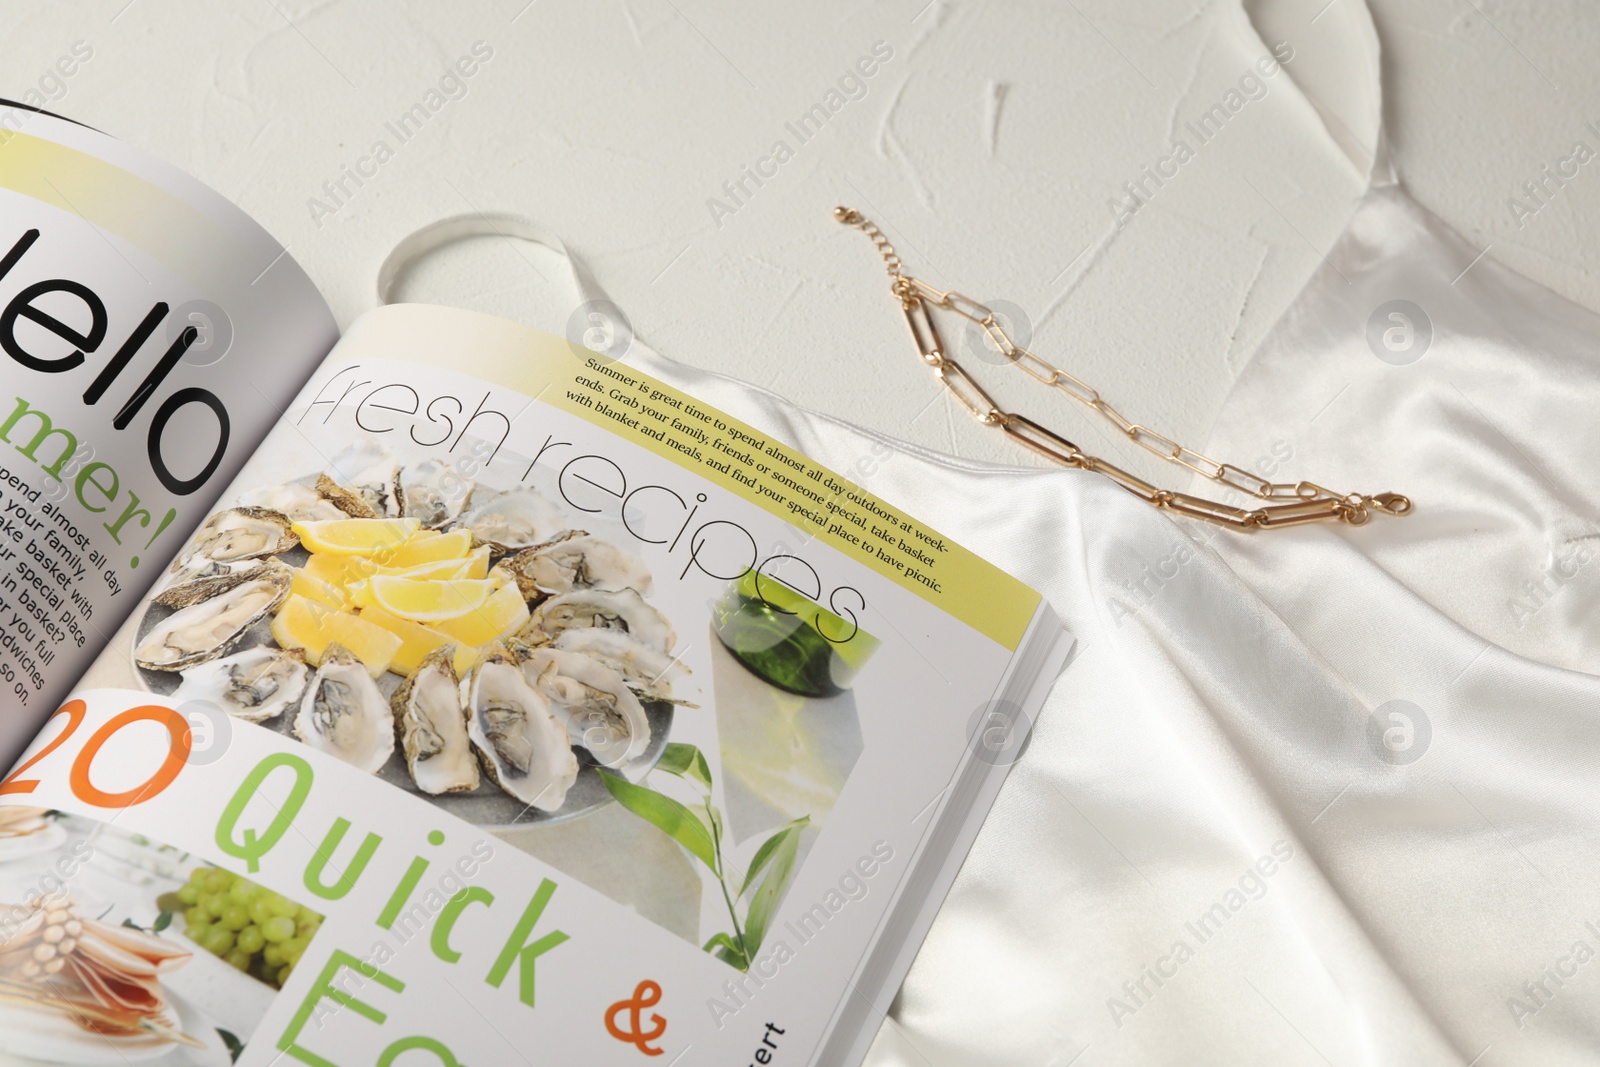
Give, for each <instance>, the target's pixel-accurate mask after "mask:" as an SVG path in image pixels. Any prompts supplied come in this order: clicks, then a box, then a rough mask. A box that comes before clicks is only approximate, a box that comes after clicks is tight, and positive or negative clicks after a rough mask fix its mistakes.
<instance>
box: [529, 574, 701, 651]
mask: <svg viewBox="0 0 1600 1067" xmlns="http://www.w3.org/2000/svg"><path fill="white" fill-rule="evenodd" d="M578 627H593V628H595V629H600V630H621V631H623V632H624V633H626V634H627V635H628V636H630V637H632V638H633V639H634V640H636V641H638V642H639V643H640V644H643V645H645V646H647V647H649V648H653V649H655V650H656V651H657V652H671V651H672V646H673V645H674V644H676V643H677V640H678V635H677V634H676V633H675V632H673V629H672V623H670V622H669V621H667V617H666V616H665V615H663V614H661V612H659V611H657V610H656V609H655V608H653V607H651V606H650V605H649V604H647V603H645V600H644V598H643V597H642V596H640V595H639V594H638V593H636V592H634V591H633V590H632V589H618V590H606V589H578V590H574V591H573V592H571V593H562V594H560V595H559V596H553V597H551V598H550V599H548V600H546V601H544V602H543V603H541V604H540V605H539V606H538V607H537V608H535V609H534V611H533V617H532V618H531V619H529V620H528V624H527V625H526V626H524V627H523V628H522V632H521V633H520V634H518V637H519V638H520V639H521V640H523V641H525V642H527V643H528V644H530V645H542V644H548V643H549V641H550V640H551V639H552V638H554V637H555V636H556V635H557V634H559V633H561V632H562V631H564V630H571V629H574V628H578Z"/></svg>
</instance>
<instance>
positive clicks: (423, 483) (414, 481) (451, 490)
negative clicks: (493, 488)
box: [400, 459, 474, 530]
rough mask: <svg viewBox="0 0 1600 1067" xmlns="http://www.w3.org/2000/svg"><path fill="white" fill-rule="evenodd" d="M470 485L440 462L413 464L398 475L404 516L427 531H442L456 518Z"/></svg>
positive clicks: (451, 467) (465, 479)
mask: <svg viewBox="0 0 1600 1067" xmlns="http://www.w3.org/2000/svg"><path fill="white" fill-rule="evenodd" d="M473 484H474V483H473V482H472V480H471V479H469V478H463V477H462V476H461V475H460V474H459V473H457V471H456V470H455V468H454V466H452V465H451V464H449V463H446V462H445V461H444V460H442V459H425V460H423V461H422V462H421V463H413V464H411V465H409V466H407V467H406V468H405V469H404V470H402V471H401V472H400V487H401V494H402V496H403V497H404V498H405V514H406V516H407V517H408V518H414V519H419V520H421V522H422V525H423V526H424V527H426V528H427V529H429V530H439V529H443V528H444V527H446V526H448V525H450V524H451V523H452V522H455V521H456V519H457V518H459V517H460V515H461V511H462V509H463V508H465V507H466V505H467V498H468V497H469V496H471V495H472V489H473Z"/></svg>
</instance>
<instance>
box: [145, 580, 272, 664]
mask: <svg viewBox="0 0 1600 1067" xmlns="http://www.w3.org/2000/svg"><path fill="white" fill-rule="evenodd" d="M292 579H293V572H292V571H291V570H290V569H289V567H288V566H287V565H285V564H283V563H279V562H278V561H277V560H268V561H266V562H265V563H262V564H260V565H258V566H256V567H252V568H250V569H249V570H239V571H233V572H230V573H228V574H220V575H215V576H213V577H209V578H196V579H194V580H193V581H188V582H182V583H180V584H178V585H174V586H172V587H171V588H169V589H166V590H164V591H163V592H161V593H159V594H157V595H156V596H154V597H152V598H151V602H152V603H156V604H161V605H163V606H165V607H169V608H177V609H178V610H177V611H175V612H173V613H172V614H171V615H169V616H167V617H166V618H165V619H162V620H161V621H160V622H158V623H156V624H155V626H154V627H152V628H151V630H150V632H149V633H148V634H146V635H145V636H144V639H143V640H141V641H140V642H139V644H138V647H137V648H135V650H134V653H133V659H134V662H135V663H137V664H138V665H139V666H141V667H144V668H146V669H148V670H152V671H181V670H183V669H184V668H186V667H192V666H194V665H195V664H197V663H206V662H208V661H210V660H214V659H216V658H217V657H219V656H221V655H223V654H225V653H226V652H227V651H228V650H229V649H231V648H232V647H233V646H234V645H235V644H237V643H238V641H239V639H240V638H241V637H243V636H244V635H245V632H246V631H247V630H249V629H250V627H252V626H254V625H255V624H256V623H257V622H259V621H260V620H262V619H264V618H266V617H267V616H268V615H270V614H272V613H273V612H274V611H276V610H277V609H278V606H279V605H280V604H282V603H283V602H284V600H286V599H287V598H288V596H289V583H290V581H291V580H292Z"/></svg>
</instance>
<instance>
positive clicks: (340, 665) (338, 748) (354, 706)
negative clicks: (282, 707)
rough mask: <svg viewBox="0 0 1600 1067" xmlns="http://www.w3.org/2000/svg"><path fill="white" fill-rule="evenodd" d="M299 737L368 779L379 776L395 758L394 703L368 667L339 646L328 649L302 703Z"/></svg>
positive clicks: (297, 720)
mask: <svg viewBox="0 0 1600 1067" xmlns="http://www.w3.org/2000/svg"><path fill="white" fill-rule="evenodd" d="M294 733H295V736H296V737H298V738H299V739H300V740H302V741H304V742H305V743H306V744H308V745H310V746H311V747H312V748H314V749H317V750H318V751H320V752H326V753H328V754H329V755H331V756H337V757H339V758H340V759H342V760H344V761H345V762H346V763H348V764H350V765H351V766H352V767H359V768H360V769H361V770H364V771H366V772H367V773H369V774H376V773H378V771H379V770H380V769H382V767H383V765H384V764H385V763H388V762H389V757H390V756H391V755H393V754H394V718H393V716H392V715H391V714H390V711H389V702H388V701H387V700H385V699H384V697H383V692H382V690H380V689H379V688H378V683H377V682H375V681H373V680H372V675H370V674H368V673H367V668H366V665H365V664H363V663H362V662H361V661H360V660H358V659H356V657H355V654H354V653H352V652H351V651H350V650H349V649H347V648H345V647H344V646H343V645H341V644H339V643H338V642H337V641H333V642H330V643H329V645H328V647H327V648H326V649H324V650H323V653H322V664H321V666H319V667H318V668H317V673H316V674H315V675H313V676H312V678H311V684H310V685H309V686H307V687H306V691H305V695H304V696H303V697H301V698H300V711H299V713H298V714H296V715H295V719H294Z"/></svg>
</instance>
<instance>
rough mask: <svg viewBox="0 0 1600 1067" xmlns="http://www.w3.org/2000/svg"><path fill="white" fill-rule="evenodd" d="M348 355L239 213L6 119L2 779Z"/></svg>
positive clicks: (0, 419)
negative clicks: (157, 581) (286, 422)
mask: <svg viewBox="0 0 1600 1067" xmlns="http://www.w3.org/2000/svg"><path fill="white" fill-rule="evenodd" d="M337 336H338V331H337V329H336V327H335V325H334V321H333V316H332V315H331V314H330V313H329V311H328V308H327V306H326V305H325V304H324V303H323V301H322V298H321V297H320V296H318V295H317V291H316V289H315V288H314V287H313V286H312V284H311V282H310V280H309V279H308V278H307V277H306V276H305V274H304V273H303V272H302V271H301V270H300V268H299V267H298V266H296V265H295V263H294V261H293V260H292V259H291V258H290V257H289V256H288V255H287V254H286V253H285V250H284V249H283V248H282V247H280V246H279V244H278V243H277V242H276V241H275V240H273V239H272V237H271V236H269V235H268V234H267V233H266V232H265V231H264V230H262V229H261V228H260V227H259V226H257V225H256V224H255V223H254V222H252V221H251V220H250V219H249V218H248V217H247V216H246V215H245V214H244V213H243V212H241V211H240V210H239V209H238V208H237V207H235V206H234V205H232V204H231V203H229V202H228V201H227V200H225V199H223V198H222V197H221V196H219V195H217V194H216V193H215V192H213V191H211V190H210V189H208V188H206V187H205V186H203V185H201V184H200V183H199V182H197V181H195V180H194V179H192V178H189V177H188V176H186V175H184V174H182V173H180V172H178V171H176V170H174V169H173V168H171V167H169V166H166V165H165V164H163V163H161V162H159V161H157V160H154V159H151V158H150V157H148V156H146V155H144V154H143V153H141V152H138V151H136V150H135V149H132V148H130V147H129V146H127V145H124V144H122V143H121V142H119V141H117V140H116V139H114V138H111V137H107V136H105V135H104V134H101V133H97V132H95V131H94V130H91V129H89V128H87V127H84V126H79V125H77V124H75V123H71V122H68V121H66V120H64V119H59V118H55V117H53V116H50V115H45V114H40V113H37V112H34V111H30V110H26V109H22V108H12V107H0V759H4V760H6V761H9V760H11V759H12V758H14V757H15V756H16V754H17V753H18V752H20V751H21V750H22V747H23V746H24V745H25V744H26V743H27V742H28V740H29V739H30V738H31V737H32V736H33V734H34V732H35V731H36V730H37V729H38V728H39V726H40V724H41V723H43V722H44V719H45V717H46V716H47V715H48V714H49V713H50V712H51V711H52V710H53V709H54V708H55V707H56V706H57V705H58V704H59V703H60V701H61V699H62V698H63V697H64V696H65V695H66V693H67V690H68V689H70V688H71V687H72V686H73V685H74V684H75V683H76V681H77V679H78V677H79V676H80V675H81V674H82V673H83V671H84V669H85V668H86V667H87V666H88V665H89V663H90V661H91V660H92V659H93V658H94V657H95V656H96V655H97V654H98V653H99V652H100V651H101V649H102V648H104V647H105V646H106V644H107V642H108V641H109V639H110V636H111V634H113V633H114V632H115V631H116V629H117V627H118V625H119V624H120V623H121V622H122V620H123V618H124V617H125V616H126V615H127V614H128V612H129V611H131V610H132V608H133V606H134V604H136V603H137V602H138V599H139V596H140V595H141V594H142V593H143V592H144V591H145V590H146V589H147V588H148V587H149V585H150V583H151V581H152V580H153V579H154V577H155V576H156V575H158V574H159V573H160V568H161V566H162V565H163V564H164V563H165V561H166V560H167V559H169V558H170V557H171V556H172V554H173V552H174V551H176V549H177V547H178V546H179V545H180V544H182V543H183V541H184V539H185V538H187V537H188V536H189V534H190V533H191V532H192V531H193V530H194V528H195V526H196V525H198V524H199V522H200V521H201V520H202V519H204V518H205V516H206V514H207V513H208V511H209V510H210V509H211V505H212V503H213V502H214V501H215V500H216V498H217V495H218V493H219V492H220V491H221V489H222V487H223V486H225V485H227V483H228V482H229V480H231V478H232V477H233V475H234V474H235V473H237V471H238V469H239V467H240V465H241V464H242V463H243V462H244V460H245V459H246V457H248V456H249V455H250V454H251V453H252V452H253V451H254V450H255V447H256V445H257V444H259V443H260V441H261V439H262V437H263V436H264V435H265V434H266V432H267V430H268V429H269V428H270V427H271V426H272V424H273V423H274V422H276V421H277V417H278V414H279V412H281V411H282V410H283V409H284V408H286V407H287V406H288V404H289V402H290V400H291V399H292V398H293V397H294V395H295V393H296V392H298V391H299V388H300V386H301V385H302V384H303V383H304V382H305V380H306V378H307V377H309V376H310V374H311V372H312V371H313V370H314V369H315V368H316V366H317V364H318V363H319V362H320V361H321V360H322V358H323V357H324V356H325V355H327V352H328V350H329V348H331V347H332V345H333V342H334V341H335V339H336V338H337Z"/></svg>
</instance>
